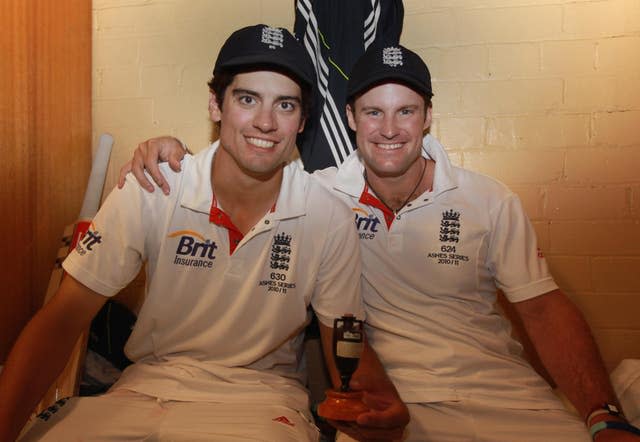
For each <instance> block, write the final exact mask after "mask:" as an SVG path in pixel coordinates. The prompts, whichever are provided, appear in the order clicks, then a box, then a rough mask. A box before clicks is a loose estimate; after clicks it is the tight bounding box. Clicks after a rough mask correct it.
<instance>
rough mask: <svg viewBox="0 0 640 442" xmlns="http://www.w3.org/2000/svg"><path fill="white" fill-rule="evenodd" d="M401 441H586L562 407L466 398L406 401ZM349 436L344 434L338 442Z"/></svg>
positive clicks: (586, 435)
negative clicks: (511, 405)
mask: <svg viewBox="0 0 640 442" xmlns="http://www.w3.org/2000/svg"><path fill="white" fill-rule="evenodd" d="M407 406H408V408H409V413H410V415H411V422H410V423H409V425H408V426H407V430H406V431H405V435H404V438H403V439H402V441H403V442H514V441H518V442H549V441H553V442H590V441H591V437H590V436H589V433H588V432H587V429H586V427H585V425H584V423H583V422H582V421H581V420H580V418H578V417H577V416H575V415H573V414H571V413H570V412H568V411H566V410H515V409H503V408H495V407H487V406H486V405H483V404H479V403H475V402H470V401H459V402H458V401H457V402H441V403H432V404H407ZM351 440H352V439H351V438H349V437H348V436H346V435H344V434H340V435H339V437H338V438H337V441H338V442H347V441H351Z"/></svg>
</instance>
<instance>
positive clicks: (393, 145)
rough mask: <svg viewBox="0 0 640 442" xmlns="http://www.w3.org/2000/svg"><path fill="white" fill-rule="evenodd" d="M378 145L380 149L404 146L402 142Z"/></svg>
mask: <svg viewBox="0 0 640 442" xmlns="http://www.w3.org/2000/svg"><path fill="white" fill-rule="evenodd" d="M378 147H379V148H380V149H386V150H394V149H400V148H401V147H402V143H393V144H388V143H387V144H384V143H378Z"/></svg>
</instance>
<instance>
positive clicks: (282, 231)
mask: <svg viewBox="0 0 640 442" xmlns="http://www.w3.org/2000/svg"><path fill="white" fill-rule="evenodd" d="M313 82H314V72H313V67H312V65H311V62H310V61H309V60H308V59H307V57H306V53H305V51H304V50H303V49H302V47H301V46H300V45H299V43H298V42H297V41H296V40H295V39H294V37H293V36H292V35H291V34H290V33H289V32H287V31H286V30H284V29H280V28H271V27H268V26H264V25H257V26H251V27H248V28H243V29H241V30H239V31H236V32H235V33H233V34H232V35H231V36H230V37H229V39H228V40H227V41H226V42H225V43H224V45H223V47H222V49H221V50H220V53H219V55H218V58H217V60H216V64H215V68H214V77H213V79H212V81H211V82H210V89H211V93H210V100H209V112H210V116H211V119H212V121H214V122H215V123H217V124H219V129H220V140H219V142H216V143H214V144H213V145H212V146H210V147H209V148H208V149H205V150H204V151H202V152H201V153H200V154H199V155H197V156H194V157H189V158H187V159H185V161H184V163H183V165H182V166H183V172H182V173H172V172H171V171H170V169H169V168H165V169H164V172H165V173H166V174H167V175H168V179H169V182H170V183H171V186H172V187H173V189H174V192H173V193H172V195H171V196H169V197H165V196H164V195H162V194H159V193H156V194H150V193H148V192H146V191H144V190H143V189H142V188H141V187H140V186H139V185H138V184H137V183H136V182H135V180H133V179H131V180H129V181H128V182H127V184H126V185H125V186H124V187H123V188H122V189H119V190H115V191H114V192H112V193H111V195H110V196H109V197H108V199H107V201H106V202H105V203H104V205H103V207H102V209H101V210H100V212H99V213H98V214H97V216H96V217H95V219H94V228H93V229H92V231H91V233H90V236H88V238H89V237H90V238H94V239H95V238H98V237H99V238H100V241H99V242H94V243H92V245H91V247H84V246H83V245H82V243H81V245H80V247H79V248H78V249H77V250H76V251H75V252H74V253H72V254H71V255H70V256H69V257H68V258H67V260H66V261H65V262H64V269H65V271H66V272H67V273H68V275H69V276H67V277H66V278H65V280H64V281H63V283H62V285H61V288H60V289H59V291H58V293H57V294H56V295H55V296H54V297H53V299H52V300H51V301H50V302H49V303H48V304H47V305H46V306H45V307H44V308H43V309H42V310H41V311H40V312H39V313H38V314H37V315H36V316H35V317H34V319H33V320H32V321H31V322H30V323H29V324H28V325H27V327H26V328H25V330H24V331H23V333H22V334H21V336H20V338H19V339H18V341H17V343H16V345H15V346H14V349H13V350H12V352H11V354H10V356H9V358H8V361H7V363H6V365H5V369H4V371H3V372H2V377H1V378H0V397H2V401H1V403H0V440H2V441H10V440H13V439H14V438H15V437H16V435H17V434H18V431H20V428H21V427H22V424H23V423H24V422H25V421H26V419H27V417H28V415H29V413H30V412H31V410H32V409H33V408H34V406H35V405H36V403H37V402H38V400H39V398H40V397H41V396H42V395H43V394H44V393H45V391H46V389H47V388H48V386H49V385H50V384H51V382H52V381H53V379H54V378H55V376H56V375H57V373H58V372H59V371H60V370H61V369H62V368H63V367H64V364H65V362H66V360H67V358H68V355H69V353H70V351H71V349H72V347H73V344H74V343H75V342H76V339H77V337H78V335H79V333H80V332H81V331H82V330H85V329H86V328H87V327H88V325H89V323H90V322H91V319H92V318H93V316H94V315H95V314H96V312H98V310H99V309H100V308H101V306H102V305H103V304H104V303H105V301H106V300H107V299H108V297H110V296H112V295H114V294H116V293H117V292H118V291H119V290H120V289H122V288H123V287H125V286H126V285H127V284H128V283H129V282H130V281H131V280H132V279H133V278H134V277H135V276H136V274H137V273H138V271H139V270H140V268H141V266H142V264H143V263H145V262H146V271H147V293H146V297H145V301H144V304H143V306H142V308H141V311H140V313H139V316H138V320H137V323H136V326H135V328H134V330H133V333H132V335H131V337H130V339H129V341H128V343H127V346H126V349H125V350H126V352H127V355H128V356H129V358H130V359H132V360H133V361H134V364H133V365H131V366H130V367H129V368H127V369H126V371H125V372H124V374H123V375H122V377H121V379H120V380H119V381H118V383H117V384H116V385H115V386H114V387H113V388H112V389H111V390H110V392H109V393H107V394H105V395H103V396H99V397H89V398H74V399H72V400H70V401H69V402H67V404H66V405H65V406H62V407H60V410H59V411H58V412H57V413H55V414H53V415H52V416H51V415H49V416H47V419H46V422H45V421H44V420H42V421H38V422H37V423H36V424H35V425H34V426H33V427H32V428H31V430H30V431H29V432H28V433H27V434H26V436H25V437H24V438H23V440H28V441H31V440H47V441H49V440H51V441H59V440H97V439H100V440H107V439H108V440H125V439H126V440H172V441H176V440H188V441H195V440H202V441H212V440H222V439H225V440H227V439H234V440H273V441H292V442H294V441H295V442H298V441H306V440H309V441H313V440H317V439H318V430H317V429H316V428H315V426H314V425H313V424H312V423H311V421H310V414H309V404H308V398H307V391H306V389H305V388H304V386H303V365H304V364H302V363H301V360H300V356H301V353H302V352H301V345H302V341H303V330H304V328H305V326H306V325H307V324H308V322H309V310H310V308H313V309H314V310H315V312H316V314H317V316H318V318H319V321H320V324H321V325H320V331H321V334H322V341H323V347H324V349H325V351H327V350H329V351H328V352H327V354H326V357H327V361H329V370H330V372H331V374H332V379H333V381H334V383H335V385H339V382H340V381H339V376H338V374H337V372H336V370H335V367H334V364H333V363H332V362H333V359H332V357H333V356H332V354H331V351H330V349H331V339H332V331H333V330H332V328H331V327H332V324H333V319H334V318H336V317H340V316H342V315H343V314H345V313H352V314H354V315H356V316H357V317H360V318H363V317H364V311H363V306H362V302H361V295H360V277H359V275H360V255H359V253H358V251H359V246H358V237H357V235H356V232H355V230H354V229H353V218H352V214H351V211H350V210H349V209H348V207H346V206H345V205H344V204H343V203H342V202H340V201H339V200H338V199H337V198H335V196H332V195H331V194H330V193H329V192H328V191H327V190H326V189H325V188H324V187H323V186H322V185H321V184H320V183H318V182H317V181H316V180H314V179H311V178H310V176H309V175H308V174H307V173H306V172H304V171H302V170H301V169H300V168H299V167H298V166H297V165H295V164H287V160H288V158H290V156H291V153H292V151H293V149H294V148H295V140H296V135H297V134H298V133H299V132H300V131H301V130H302V129H303V127H304V122H305V115H306V109H307V106H308V104H309V103H308V100H309V92H310V89H311V87H312V85H313ZM360 371H361V373H362V374H363V375H366V376H367V377H368V378H369V379H371V384H370V385H372V386H374V388H372V389H371V390H369V391H370V392H371V393H372V394H373V395H374V397H377V398H379V399H380V401H379V406H377V407H374V408H373V409H371V411H369V412H366V413H363V414H362V415H360V416H359V420H358V422H359V423H361V424H364V425H365V427H367V426H368V427H384V428H385V429H387V430H388V431H390V432H391V433H393V434H401V433H402V429H403V427H404V426H405V425H406V423H407V421H408V413H407V408H406V406H405V405H404V404H403V403H402V402H401V400H400V398H399V396H398V394H397V392H396V390H395V388H394V387H393V385H392V384H391V382H390V381H389V379H388V378H387V377H386V375H385V374H384V371H383V370H382V369H381V365H380V363H379V361H378V359H377V357H376V356H375V354H374V353H373V351H372V350H371V349H370V347H368V346H365V349H364V351H363V354H362V359H361V364H360Z"/></svg>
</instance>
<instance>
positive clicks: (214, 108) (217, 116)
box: [209, 91, 222, 123]
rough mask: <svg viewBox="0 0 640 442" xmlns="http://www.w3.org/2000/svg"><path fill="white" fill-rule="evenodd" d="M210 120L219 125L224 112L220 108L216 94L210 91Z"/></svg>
mask: <svg viewBox="0 0 640 442" xmlns="http://www.w3.org/2000/svg"><path fill="white" fill-rule="evenodd" d="M209 118H211V121H213V122H214V123H217V122H219V121H220V120H221V118H222V111H221V110H220V107H219V106H218V100H216V94H215V93H214V92H213V91H209Z"/></svg>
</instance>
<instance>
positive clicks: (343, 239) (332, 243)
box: [312, 200, 365, 327]
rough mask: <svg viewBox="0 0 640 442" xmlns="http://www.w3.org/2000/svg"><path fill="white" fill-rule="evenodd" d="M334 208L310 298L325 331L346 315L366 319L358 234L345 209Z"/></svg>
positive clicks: (341, 207) (339, 205) (337, 205)
mask: <svg viewBox="0 0 640 442" xmlns="http://www.w3.org/2000/svg"><path fill="white" fill-rule="evenodd" d="M335 204H336V208H335V209H336V212H337V214H339V216H337V217H335V218H338V220H336V219H335V218H334V222H333V223H331V225H332V228H331V230H330V231H328V232H327V236H326V241H325V244H324V248H323V251H322V261H321V264H320V269H319V271H318V275H317V279H316V287H315V290H314V294H313V298H312V306H313V309H314V311H315V312H316V315H317V316H318V320H319V321H320V322H321V323H322V324H323V325H326V326H328V327H333V320H334V319H335V318H339V317H341V316H342V315H344V314H345V313H351V314H353V315H354V316H355V317H356V318H357V319H362V320H364V319H365V312H364V306H363V302H362V293H361V282H360V276H361V261H360V243H359V238H358V234H357V232H356V229H355V226H354V224H353V219H352V217H351V214H350V213H349V210H348V208H347V207H346V206H344V207H343V203H342V202H340V201H337V200H336V202H335ZM338 209H344V210H338Z"/></svg>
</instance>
